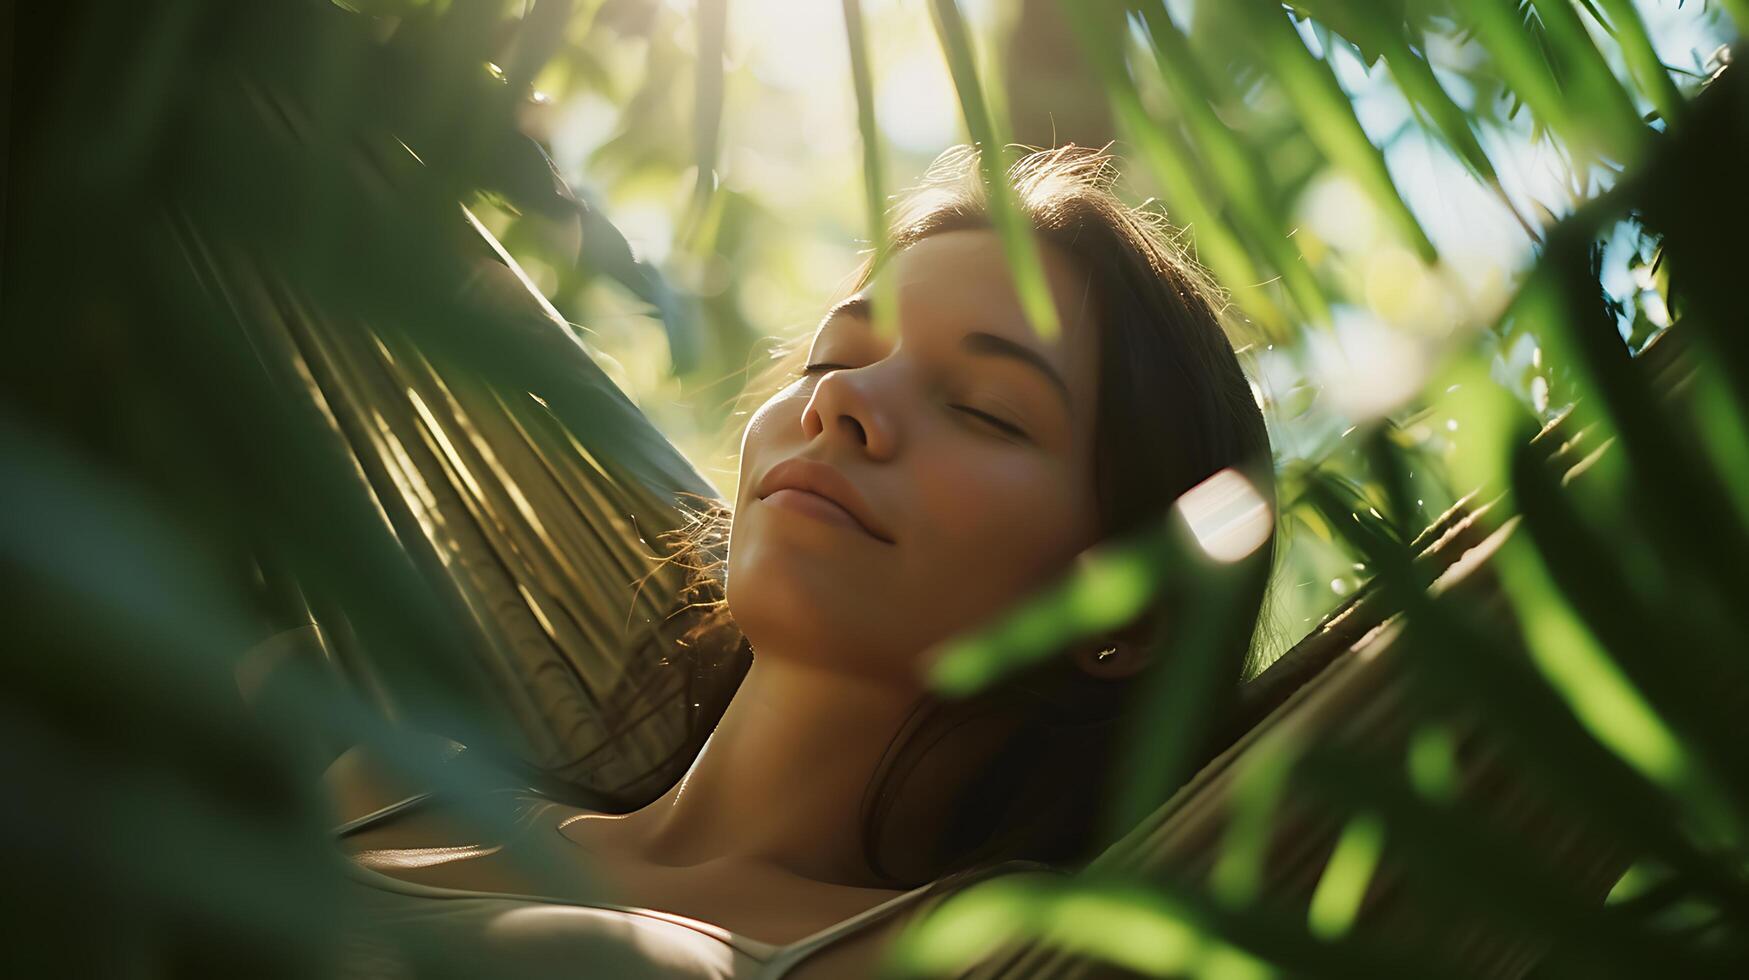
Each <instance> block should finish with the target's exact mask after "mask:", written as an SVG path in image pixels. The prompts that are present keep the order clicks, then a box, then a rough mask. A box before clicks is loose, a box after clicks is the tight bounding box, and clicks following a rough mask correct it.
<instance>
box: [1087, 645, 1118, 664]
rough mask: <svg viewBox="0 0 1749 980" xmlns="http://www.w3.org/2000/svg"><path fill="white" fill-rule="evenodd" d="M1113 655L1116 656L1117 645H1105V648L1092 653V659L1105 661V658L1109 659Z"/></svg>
mask: <svg viewBox="0 0 1749 980" xmlns="http://www.w3.org/2000/svg"><path fill="white" fill-rule="evenodd" d="M1115 656H1117V647H1116V646H1109V647H1106V648H1105V649H1103V650H1101V651H1099V652H1098V653H1095V654H1094V655H1093V659H1094V660H1097V661H1099V662H1100V663H1105V662H1106V661H1107V660H1110V659H1111V658H1113V657H1115Z"/></svg>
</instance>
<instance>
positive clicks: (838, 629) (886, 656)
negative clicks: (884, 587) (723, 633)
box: [724, 549, 917, 684]
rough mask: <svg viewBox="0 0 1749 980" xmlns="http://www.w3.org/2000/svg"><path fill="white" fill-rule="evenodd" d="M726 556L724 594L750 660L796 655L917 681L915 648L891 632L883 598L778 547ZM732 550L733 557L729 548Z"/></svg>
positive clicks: (870, 673) (847, 669) (884, 676)
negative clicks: (740, 556) (739, 557)
mask: <svg viewBox="0 0 1749 980" xmlns="http://www.w3.org/2000/svg"><path fill="white" fill-rule="evenodd" d="M749 550H751V551H754V554H750V555H749V554H745V553H743V557H744V559H745V560H744V561H734V560H731V562H730V568H729V575H728V583H727V588H726V589H725V595H724V598H725V600H726V601H727V603H728V607H729V615H730V616H731V617H732V618H733V619H734V621H735V625H736V626H737V627H738V628H739V629H740V630H741V632H742V633H743V634H744V635H745V636H746V637H747V641H748V642H749V643H750V644H751V645H752V647H753V652H754V655H755V656H756V657H758V656H764V657H768V658H769V657H779V658H785V659H798V660H803V661H805V662H807V663H810V664H813V665H816V666H830V667H832V668H833V669H836V670H842V671H843V672H845V673H850V674H860V675H864V676H870V677H879V678H881V679H883V680H890V681H894V682H899V683H906V684H914V683H916V682H917V675H916V665H915V660H916V657H915V650H914V649H913V646H912V645H908V644H907V643H906V642H905V640H904V639H903V638H901V637H896V636H894V635H892V626H893V625H894V617H892V616H891V615H888V614H886V613H885V612H884V610H885V609H887V608H888V605H889V603H888V600H887V598H886V597H885V596H883V595H881V594H878V593H874V592H871V591H870V590H868V589H866V588H858V587H855V586H853V585H850V584H848V583H847V582H846V581H845V580H844V579H843V578H840V577H838V576H835V575H834V574H832V570H831V569H822V568H821V567H820V566H819V564H818V563H817V562H810V561H799V560H796V557H795V556H794V555H788V554H786V553H785V549H773V550H772V551H771V552H770V553H766V552H761V551H760V550H759V549H749ZM731 554H734V552H733V551H731Z"/></svg>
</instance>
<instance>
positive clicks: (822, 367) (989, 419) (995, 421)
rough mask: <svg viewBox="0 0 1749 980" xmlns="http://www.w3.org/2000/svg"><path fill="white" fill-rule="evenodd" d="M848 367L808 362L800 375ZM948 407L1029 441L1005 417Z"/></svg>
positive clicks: (965, 408)
mask: <svg viewBox="0 0 1749 980" xmlns="http://www.w3.org/2000/svg"><path fill="white" fill-rule="evenodd" d="M849 367H850V365H848V364H833V363H830V362H826V361H822V362H820V363H818V364H809V365H808V366H806V367H804V368H802V372H801V373H802V377H808V376H810V375H815V374H824V373H826V372H827V371H838V370H842V369H847V368H849ZM948 407H949V408H952V409H955V410H957V411H960V412H964V413H965V414H967V415H969V416H971V417H972V418H975V419H977V420H978V421H980V422H983V423H984V424H986V425H989V426H990V427H992V428H994V429H996V430H997V431H999V432H1002V433H1003V434H1005V435H1010V436H1013V437H1015V438H1017V439H1023V440H1027V441H1031V440H1030V437H1028V436H1027V434H1026V430H1024V429H1022V428H1021V427H1020V426H1018V425H1015V424H1014V423H1012V422H1009V421H1007V420H1006V419H1001V418H997V417H996V416H994V415H991V414H990V413H989V412H984V411H980V410H978V409H975V408H973V407H972V406H970V405H949V406H948Z"/></svg>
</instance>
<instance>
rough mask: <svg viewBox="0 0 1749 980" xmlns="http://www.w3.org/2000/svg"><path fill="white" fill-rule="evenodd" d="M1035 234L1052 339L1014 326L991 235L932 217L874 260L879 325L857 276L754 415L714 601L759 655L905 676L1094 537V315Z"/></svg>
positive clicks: (914, 674) (1063, 258)
mask: <svg viewBox="0 0 1749 980" xmlns="http://www.w3.org/2000/svg"><path fill="white" fill-rule="evenodd" d="M1039 241H1040V247H1041V249H1042V250H1043V257H1044V263H1045V271H1046V274H1047V278H1048V280H1049V282H1050V285H1051V291H1052V294H1053V297H1054V299H1055V301H1056V306H1057V310H1058V314H1059V319H1060V321H1061V323H1062V324H1063V330H1062V332H1061V333H1060V334H1059V335H1058V336H1057V337H1056V338H1054V339H1052V340H1050V341H1045V340H1043V339H1041V338H1040V337H1039V336H1038V335H1037V334H1035V333H1034V332H1033V331H1032V329H1031V328H1030V327H1029V326H1028V323H1027V321H1026V318H1025V317H1024V316H1023V314H1022V312H1021V307H1020V301H1019V299H1018V297H1017V296H1016V294H1015V291H1014V287H1013V284H1012V280H1011V278H1010V277H1009V274H1008V269H1007V265H1006V263H1005V261H1004V259H1003V254H1002V248H1001V245H1000V242H999V240H998V239H997V237H996V236H995V234H994V233H992V232H989V231H984V230H966V231H952V232H943V233H940V234H936V235H932V236H930V237H928V238H925V239H923V240H922V241H920V242H918V243H916V244H914V245H912V246H910V247H909V248H907V249H905V250H904V251H903V252H901V253H899V254H898V255H896V256H895V257H894V258H893V260H892V261H891V262H890V263H888V266H887V268H886V269H885V270H883V272H882V273H881V275H882V276H883V277H891V278H892V279H893V287H894V288H893V290H892V293H891V295H894V296H896V298H897V305H898V315H897V317H896V318H895V319H896V323H895V324H894V326H895V328H896V329H895V331H894V332H895V333H896V336H882V335H879V334H877V333H876V332H875V329H874V325H873V322H872V321H871V319H870V315H869V312H868V302H869V301H870V300H871V299H872V298H873V297H875V296H876V295H879V294H880V293H879V290H877V289H876V288H875V287H873V286H871V287H870V288H868V289H865V290H863V291H862V292H859V293H857V294H856V295H855V296H853V297H851V299H850V300H848V301H846V303H842V304H840V305H839V306H838V307H836V308H834V310H833V311H832V312H831V313H830V314H829V315H828V316H827V317H826V319H825V320H824V321H823V322H822V323H821V324H820V327H819V329H818V331H817V332H816V334H815V336H814V340H813V345H812V347H811V349H810V352H809V357H808V361H807V363H808V365H809V366H810V367H809V368H808V369H806V370H805V371H804V372H803V373H802V374H801V375H800V376H799V377H798V378H796V379H795V380H794V381H792V382H791V383H790V384H789V385H788V386H787V387H785V388H784V389H783V390H782V391H780V392H778V393H777V394H776V395H774V396H773V397H772V398H771V399H770V400H769V401H767V402H766V403H765V404H764V405H763V406H762V407H761V408H760V409H759V411H758V412H756V413H755V414H754V416H753V418H752V420H751V421H750V422H749V424H748V426H747V432H746V435H745V437H744V438H743V440H742V445H741V472H740V483H739V491H738V495H737V503H736V507H735V514H734V523H733V525H732V530H731V537H730V546H729V576H728V603H729V610H730V613H731V614H732V615H733V617H734V619H735V622H736V624H737V625H738V626H739V627H740V628H741V629H742V630H743V631H744V632H745V633H746V635H747V637H748V639H749V641H751V643H752V645H753V648H754V650H755V651H756V652H757V654H758V655H759V656H765V657H772V656H776V657H784V658H797V659H801V660H805V661H808V662H811V663H817V664H819V665H821V666H826V667H829V668H831V669H834V670H840V671H849V672H854V673H859V674H864V675H867V676H870V677H873V678H878V679H882V680H890V681H891V682H893V683H895V684H901V685H909V686H917V685H920V684H921V673H920V669H921V667H922V666H923V656H924V654H925V653H926V652H927V651H928V650H929V648H930V647H931V646H932V645H934V644H936V643H937V642H939V641H941V640H943V639H946V638H947V637H949V636H952V635H954V634H956V633H959V632H961V631H963V630H965V629H967V628H969V627H972V626H974V625H976V624H978V623H980V622H982V621H985V620H987V619H988V618H989V617H990V616H992V615H993V614H995V613H997V612H999V611H1001V610H1002V609H1003V608H1004V607H1006V606H1008V605H1010V604H1011V603H1013V602H1014V601H1016V600H1018V599H1020V598H1022V597H1023V596H1024V595H1025V594H1026V593H1028V592H1029V591H1031V590H1033V589H1034V588H1036V587H1039V586H1041V585H1043V584H1045V583H1046V582H1048V581H1049V580H1050V579H1052V578H1053V577H1054V576H1055V574H1056V573H1059V572H1060V571H1062V570H1063V569H1064V567H1065V566H1066V564H1067V563H1068V562H1069V561H1071V560H1072V559H1073V558H1074V557H1075V556H1076V555H1077V554H1078V553H1079V552H1080V551H1081V550H1082V549H1084V548H1086V547H1087V546H1089V545H1091V544H1092V543H1094V540H1095V538H1096V536H1097V533H1098V513H1097V508H1096V503H1095V495H1094V484H1093V444H1094V438H1093V436H1094V423H1095V408H1096V404H1097V394H1098V392H1097V386H1098V336H1097V329H1096V326H1097V325H1096V324H1095V322H1094V321H1093V319H1092V316H1093V310H1092V306H1091V302H1090V298H1089V296H1088V287H1087V277H1086V274H1085V273H1084V272H1083V271H1082V270H1081V269H1080V268H1079V267H1078V265H1077V263H1076V262H1075V261H1074V260H1073V259H1072V258H1070V257H1069V256H1068V255H1067V254H1065V253H1063V252H1061V251H1060V250H1058V249H1056V248H1055V247H1054V246H1052V245H1050V244H1048V243H1045V242H1043V241H1042V239H1041V240H1039ZM810 463H811V464H812V465H810ZM780 466H781V467H782V469H779V467H780ZM780 484H781V485H787V486H788V488H787V489H784V490H780V491H777V492H775V493H774V492H771V491H772V487H774V486H777V485H780ZM822 495H823V496H822ZM826 497H830V498H834V499H836V500H837V501H838V503H836V504H835V503H831V502H829V501H828V500H826V499H824V498H826ZM841 504H842V505H844V507H847V508H848V511H849V512H850V513H852V514H855V515H856V516H855V517H854V518H853V517H851V516H849V514H847V513H846V511H845V509H843V508H841V507H840V505H841ZM864 526H866V527H867V528H868V530H864ZM871 531H872V533H871Z"/></svg>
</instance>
